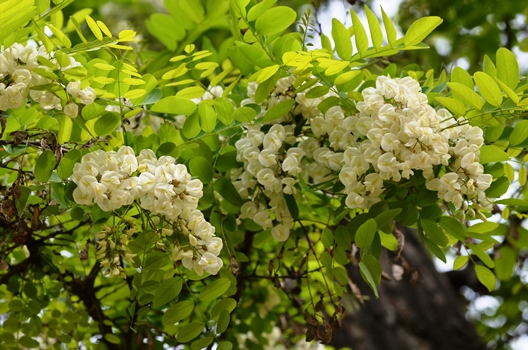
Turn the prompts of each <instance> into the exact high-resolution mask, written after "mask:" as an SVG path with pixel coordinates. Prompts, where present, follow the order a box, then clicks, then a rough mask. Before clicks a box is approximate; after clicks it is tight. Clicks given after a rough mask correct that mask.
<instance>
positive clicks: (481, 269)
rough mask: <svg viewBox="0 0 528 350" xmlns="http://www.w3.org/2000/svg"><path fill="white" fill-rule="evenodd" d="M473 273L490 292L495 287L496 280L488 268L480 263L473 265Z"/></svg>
mask: <svg viewBox="0 0 528 350" xmlns="http://www.w3.org/2000/svg"><path fill="white" fill-rule="evenodd" d="M475 273H476V274H477V278H478V280H479V281H480V283H482V284H483V285H484V286H485V287H486V288H488V291H490V292H492V291H493V290H494V289H495V285H496V284H497V281H496V279H495V275H494V274H493V272H491V271H490V269H488V268H487V267H485V266H482V265H475Z"/></svg>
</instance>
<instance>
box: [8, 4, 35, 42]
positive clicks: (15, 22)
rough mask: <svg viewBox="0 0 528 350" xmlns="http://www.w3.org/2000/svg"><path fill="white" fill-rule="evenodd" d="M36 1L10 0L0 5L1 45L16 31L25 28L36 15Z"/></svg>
mask: <svg viewBox="0 0 528 350" xmlns="http://www.w3.org/2000/svg"><path fill="white" fill-rule="evenodd" d="M33 4H34V0H8V1H3V2H2V3H0V23H2V30H0V43H3V41H4V39H5V38H7V37H8V36H9V35H10V34H11V33H13V32H14V31H16V30H18V29H21V28H22V27H24V26H25V25H26V24H27V23H28V22H29V20H30V19H31V17H33V15H34V14H35V6H33Z"/></svg>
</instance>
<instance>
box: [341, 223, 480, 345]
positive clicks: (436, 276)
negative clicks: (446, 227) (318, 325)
mask: <svg viewBox="0 0 528 350" xmlns="http://www.w3.org/2000/svg"><path fill="white" fill-rule="evenodd" d="M396 230H398V231H399V232H400V233H401V234H403V236H404V237H405V244H404V248H403V251H402V253H401V257H400V258H396V259H397V261H395V264H397V265H401V266H403V267H404V268H405V273H404V275H403V278H402V279H401V280H400V281H397V280H396V279H395V278H394V276H393V275H392V264H393V261H394V260H395V256H396V255H395V254H394V253H391V252H387V251H386V250H384V251H383V252H382V257H381V262H382V265H383V271H384V276H385V277H388V278H384V280H383V281H382V282H381V285H380V286H379V287H378V290H379V295H380V297H379V299H376V298H375V296H374V294H373V293H372V291H371V290H370V288H369V287H368V286H367V284H366V283H364V282H363V280H362V278H361V276H360V273H359V269H358V267H357V266H353V265H352V264H350V267H349V275H350V277H351V279H352V281H354V283H356V284H357V285H358V287H359V289H360V291H361V294H362V295H368V296H370V298H371V299H370V300H366V301H365V303H364V304H363V305H361V304H359V303H357V302H355V306H353V307H351V306H350V305H349V306H348V307H347V309H348V310H347V316H346V317H345V319H344V320H343V323H342V327H341V329H339V330H336V331H335V333H334V339H333V340H332V344H331V345H333V346H335V347H336V348H337V349H339V348H341V347H351V348H352V349H353V350H378V349H379V350H457V349H463V350H473V349H474V350H477V349H479V350H480V349H485V346H484V344H483V343H482V340H481V339H480V337H479V336H478V335H477V333H476V332H475V329H474V326H473V325H472V324H471V323H470V322H468V321H467V320H466V318H465V315H464V313H465V310H464V305H463V301H462V298H461V296H460V294H459V293H458V291H457V290H455V288H454V287H453V286H452V285H451V283H450V281H449V279H448V277H447V276H446V275H444V274H441V273H438V272H437V271H436V269H435V267H434V265H433V263H432V261H431V258H430V256H429V254H428V253H427V251H426V250H425V248H424V247H423V246H422V244H421V242H420V240H419V238H418V236H417V234H416V232H413V231H412V230H410V229H407V228H402V227H396ZM385 279H387V280H385ZM345 305H346V304H345ZM345 307H346V306H345ZM351 308H352V309H351Z"/></svg>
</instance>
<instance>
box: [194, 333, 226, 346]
mask: <svg viewBox="0 0 528 350" xmlns="http://www.w3.org/2000/svg"><path fill="white" fill-rule="evenodd" d="M217 333H220V332H218V331H217ZM213 340H214V338H213V337H203V338H200V339H198V340H195V341H193V342H192V344H191V350H202V349H207V346H208V345H209V344H211V343H212V342H213ZM217 349H219V350H220V348H217Z"/></svg>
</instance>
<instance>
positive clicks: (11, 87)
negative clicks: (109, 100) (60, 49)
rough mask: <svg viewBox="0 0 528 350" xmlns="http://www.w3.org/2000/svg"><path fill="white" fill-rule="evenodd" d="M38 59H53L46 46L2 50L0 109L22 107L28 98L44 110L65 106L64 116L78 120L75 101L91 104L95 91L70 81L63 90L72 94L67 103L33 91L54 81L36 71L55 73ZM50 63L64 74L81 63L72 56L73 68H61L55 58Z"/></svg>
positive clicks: (13, 46)
mask: <svg viewBox="0 0 528 350" xmlns="http://www.w3.org/2000/svg"><path fill="white" fill-rule="evenodd" d="M38 56H42V57H43V58H45V59H47V60H49V59H50V56H49V55H48V53H47V52H46V50H45V49H44V47H43V46H41V47H39V48H38V49H37V48H35V47H33V46H30V45H27V46H23V45H21V44H18V43H16V44H13V45H12V46H10V47H9V48H7V49H4V47H3V46H2V47H0V110H2V111H5V110H7V109H10V108H18V107H21V106H22V105H24V103H25V101H26V99H27V97H28V95H29V96H31V98H32V99H33V100H34V101H35V102H38V103H39V104H40V107H41V108H42V109H43V110H45V111H49V110H52V109H56V110H62V109H63V104H64V113H65V114H66V115H68V116H70V117H72V118H75V117H76V116H77V114H78V111H79V107H78V105H77V104H76V103H75V100H76V99H78V100H79V101H80V103H82V104H85V105H87V104H90V103H92V102H93V101H94V100H95V91H94V90H93V89H92V88H91V87H86V88H84V89H81V88H80V85H81V84H80V81H73V82H69V83H68V84H66V86H65V87H64V89H65V90H66V92H67V93H68V95H69V97H68V101H66V102H64V101H62V100H61V99H60V98H59V96H58V95H57V94H56V93H54V92H51V91H48V90H32V87H35V86H38V85H46V84H51V83H52V82H53V80H52V79H50V78H47V77H45V76H43V75H42V74H39V72H38V71H36V70H35V69H37V68H38V69H39V70H40V71H46V72H50V73H52V69H50V68H49V67H48V66H45V65H41V64H40V63H39V61H38ZM51 62H52V63H54V64H55V65H57V68H56V70H59V69H60V70H62V71H65V70H67V69H69V68H72V67H76V66H80V63H79V62H76V61H75V59H73V58H72V57H70V65H68V66H65V67H59V65H58V64H57V63H56V62H55V60H54V59H52V60H51ZM34 70H35V71H34Z"/></svg>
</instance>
